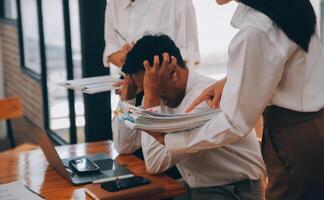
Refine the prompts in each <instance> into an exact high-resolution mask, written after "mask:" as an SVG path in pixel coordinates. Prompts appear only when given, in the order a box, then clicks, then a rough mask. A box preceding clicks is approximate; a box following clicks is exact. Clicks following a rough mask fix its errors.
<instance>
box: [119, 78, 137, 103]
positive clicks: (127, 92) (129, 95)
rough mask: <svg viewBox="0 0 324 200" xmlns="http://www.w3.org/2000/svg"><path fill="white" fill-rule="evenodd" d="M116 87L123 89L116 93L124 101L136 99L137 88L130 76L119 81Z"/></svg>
mask: <svg viewBox="0 0 324 200" xmlns="http://www.w3.org/2000/svg"><path fill="white" fill-rule="evenodd" d="M114 87H121V89H119V90H117V91H116V93H117V94H118V95H119V96H120V99H121V100H122V101H127V100H132V99H135V97H136V94H137V87H136V85H135V82H134V80H133V78H132V76H130V75H125V79H124V80H121V81H119V82H118V83H116V84H115V85H114Z"/></svg>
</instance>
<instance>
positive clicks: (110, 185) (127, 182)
mask: <svg viewBox="0 0 324 200" xmlns="http://www.w3.org/2000/svg"><path fill="white" fill-rule="evenodd" d="M149 183H151V181H150V180H148V179H146V178H144V177H141V176H134V177H131V178H127V179H118V180H115V181H109V182H106V183H102V184H101V188H102V189H105V190H107V191H109V192H116V191H120V190H124V189H128V188H132V187H136V186H141V185H146V184H149Z"/></svg>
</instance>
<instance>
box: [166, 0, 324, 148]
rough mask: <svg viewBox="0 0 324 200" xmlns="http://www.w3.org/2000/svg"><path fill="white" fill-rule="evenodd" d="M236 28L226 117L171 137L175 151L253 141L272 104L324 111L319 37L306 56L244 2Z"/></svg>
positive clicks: (224, 109) (234, 20) (225, 97)
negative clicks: (250, 137) (251, 136)
mask: <svg viewBox="0 0 324 200" xmlns="http://www.w3.org/2000/svg"><path fill="white" fill-rule="evenodd" d="M232 26H233V27H235V28H238V29H239V32H238V34H237V35H236V36H235V37H234V39H233V41H232V42H231V44H230V47H229V62H228V66H227V83H226V85H225V88H224V91H223V96H222V100H221V106H220V107H221V110H222V112H221V113H220V114H219V115H218V116H217V117H215V118H214V119H213V120H211V121H209V122H208V123H207V124H205V125H204V126H203V127H201V128H199V129H195V130H193V131H191V132H190V133H188V132H185V133H179V134H168V135H166V136H165V142H166V146H167V148H168V150H169V151H171V152H177V153H180V152H197V151H200V150H206V149H213V148H218V147H223V146H225V145H228V144H232V143H236V142H238V141H240V140H242V139H244V138H246V137H247V136H248V134H249V132H250V131H251V130H252V128H253V127H254V125H255V124H256V122H257V120H258V119H259V118H260V116H261V114H262V112H263V111H264V109H265V107H266V106H268V105H276V106H280V107H283V108H287V109H290V110H294V111H300V112H314V111H318V110H320V109H321V108H323V107H324V77H323V76H324V56H323V55H324V54H323V51H322V49H321V43H320V40H319V37H318V35H317V34H315V35H314V36H313V38H312V40H311V42H310V45H309V52H308V53H306V52H305V51H304V50H303V49H301V48H300V47H299V46H297V45H296V44H295V43H294V42H293V41H291V40H290V39H289V38H288V37H287V36H286V34H285V33H284V32H283V31H282V30H281V29H279V28H278V27H277V26H276V25H275V24H274V23H273V22H272V21H271V20H270V19H269V18H268V17H267V16H265V15H264V14H262V13H260V12H258V11H256V10H254V9H252V8H250V7H247V6H245V5H244V4H242V3H239V5H238V8H237V10H236V12H235V14H234V16H233V18H232ZM204 89H205V88H204V87H202V88H200V90H201V91H202V90H204Z"/></svg>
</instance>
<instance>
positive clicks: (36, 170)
mask: <svg viewBox="0 0 324 200" xmlns="http://www.w3.org/2000/svg"><path fill="white" fill-rule="evenodd" d="M56 149H57V151H58V153H59V155H60V157H61V158H62V159H63V158H69V157H75V156H83V155H86V154H95V153H99V152H104V153H107V154H108V155H111V156H112V158H116V159H117V161H118V162H119V163H120V164H122V165H126V167H127V168H128V169H129V170H130V171H132V172H133V173H134V174H136V175H142V176H146V177H147V176H149V178H150V179H151V180H153V181H155V182H158V183H160V184H161V185H163V186H164V187H165V192H164V193H162V194H160V195H159V196H158V198H159V199H160V198H170V197H174V196H178V195H182V194H184V192H185V191H184V188H183V187H182V186H181V184H179V183H178V182H176V181H174V180H173V179H171V178H169V177H167V176H164V175H161V176H150V175H148V174H147V172H146V170H145V164H144V162H143V161H141V160H140V159H138V158H136V157H135V156H132V155H122V156H118V155H117V152H116V151H115V150H114V149H113V145H112V142H110V141H108V142H98V143H89V144H78V145H70V146H61V147H57V148H56ZM16 180H19V181H21V182H22V183H23V184H25V185H26V186H28V187H29V188H30V189H32V190H33V191H35V192H37V193H39V194H41V195H42V196H43V197H45V198H46V199H90V198H89V197H88V196H87V195H86V194H85V190H84V186H78V187H75V186H72V185H70V184H69V182H68V181H66V180H65V179H63V177H61V176H60V175H59V174H58V173H56V171H54V170H53V169H52V168H51V167H50V166H49V164H48V163H47V161H46V159H45V157H44V155H43V153H42V151H41V150H34V151H30V152H26V153H20V154H19V153H10V154H9V153H7V154H6V153H4V154H1V155H0V184H3V183H8V182H12V181H16Z"/></svg>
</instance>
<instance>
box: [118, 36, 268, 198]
mask: <svg viewBox="0 0 324 200" xmlns="http://www.w3.org/2000/svg"><path fill="white" fill-rule="evenodd" d="M155 55H159V56H155ZM162 55H163V56H162ZM169 55H171V58H170V57H169ZM170 60H172V63H171V64H169V63H170ZM144 61H145V62H144ZM160 61H161V63H162V62H163V64H162V65H161V66H160V65H159V63H160ZM148 62H149V63H151V65H154V66H153V67H151V66H150V65H149V63H148ZM122 71H123V72H124V73H125V74H126V76H125V80H124V85H123V87H122V89H121V95H120V98H121V101H126V102H128V103H130V104H133V105H134V103H135V96H136V93H137V92H139V91H144V102H143V106H144V108H145V109H151V110H154V111H157V112H163V113H169V114H179V113H185V110H186V108H187V107H188V106H189V105H190V104H191V102H192V101H193V100H194V99H195V98H196V97H198V96H199V95H200V93H201V88H206V87H207V86H209V85H211V84H212V83H213V82H214V80H213V79H210V78H208V77H205V76H202V75H199V74H198V73H196V72H194V71H192V70H189V69H188V68H187V67H186V64H185V62H184V61H183V58H182V56H181V54H180V51H179V49H178V48H177V47H176V45H175V44H174V42H173V41H172V40H171V39H170V38H169V37H168V36H166V35H158V36H153V35H147V36H144V37H143V38H141V39H140V40H139V41H138V42H137V43H136V44H135V46H134V47H133V49H132V50H131V51H130V52H129V53H128V55H127V57H126V61H125V64H124V66H123V68H122ZM161 72H164V73H161ZM165 72H166V73H165ZM162 74H164V75H162ZM165 74H167V76H165ZM209 109H210V108H209V106H208V104H207V103H204V104H201V105H200V106H198V107H197V108H196V109H195V110H194V112H201V111H208V110H209ZM217 126H222V124H218V125H217ZM150 134H154V133H150ZM150 134H148V133H147V132H145V131H141V130H130V129H128V128H127V127H126V126H125V125H124V124H123V123H122V122H120V121H119V120H118V119H117V117H115V118H114V119H113V139H114V145H115V148H116V149H117V151H118V152H119V153H120V154H130V153H133V152H134V151H136V150H137V149H139V148H140V147H142V149H143V154H144V161H145V164H146V168H147V171H148V172H149V173H151V174H159V173H163V172H165V171H166V170H168V169H169V168H171V167H172V166H174V165H176V166H177V168H178V170H179V171H180V173H181V175H182V177H183V179H184V181H185V183H186V184H187V185H188V193H189V195H190V196H191V198H192V199H258V200H259V199H263V198H264V196H263V193H264V191H263V187H262V186H261V185H262V184H261V181H260V179H261V177H262V176H265V174H266V172H265V166H264V163H263V160H262V156H261V151H260V146H259V143H258V140H257V137H256V134H255V132H254V131H252V132H251V133H250V134H249V135H248V136H247V137H246V138H245V139H243V140H242V141H239V142H237V143H235V144H231V145H228V146H225V147H223V148H218V149H211V150H205V151H199V152H195V153H191V154H186V153H179V152H177V153H175V152H169V151H168V150H167V149H166V147H165V146H164V145H162V144H160V143H159V142H158V141H156V140H155V139H154V138H153V137H152V136H151V135H150Z"/></svg>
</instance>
